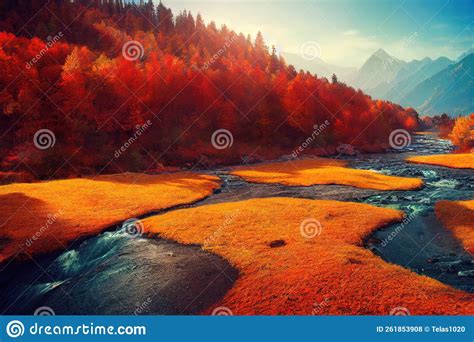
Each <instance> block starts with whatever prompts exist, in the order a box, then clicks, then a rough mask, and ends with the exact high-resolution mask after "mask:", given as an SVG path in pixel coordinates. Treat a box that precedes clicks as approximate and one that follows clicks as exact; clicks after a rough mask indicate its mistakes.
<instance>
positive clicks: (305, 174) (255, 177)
mask: <svg viewBox="0 0 474 342" xmlns="http://www.w3.org/2000/svg"><path fill="white" fill-rule="evenodd" d="M347 164H348V162H347V161H344V160H337V159H328V158H315V159H301V160H292V161H286V162H278V163H269V164H259V165H252V166H245V167H238V168H236V169H235V170H234V171H232V172H231V174H233V175H236V176H239V177H242V178H243V179H245V180H246V181H249V182H254V183H278V184H283V185H290V186H301V185H302V186H309V185H315V184H340V185H350V186H354V187H357V188H364V189H376V190H415V189H419V188H421V187H422V186H423V181H422V180H421V179H418V178H406V177H395V176H386V175H383V174H380V173H377V172H374V171H369V170H357V169H351V168H347V167H346V166H347Z"/></svg>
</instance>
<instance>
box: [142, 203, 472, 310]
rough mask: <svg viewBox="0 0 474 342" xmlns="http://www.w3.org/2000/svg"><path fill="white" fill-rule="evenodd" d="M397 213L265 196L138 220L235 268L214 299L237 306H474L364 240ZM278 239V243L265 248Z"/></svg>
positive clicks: (398, 215) (364, 206)
mask: <svg viewBox="0 0 474 342" xmlns="http://www.w3.org/2000/svg"><path fill="white" fill-rule="evenodd" d="M402 217H403V214H402V212H400V211H396V210H393V209H384V208H378V207H374V206H370V205H367V204H360V203H349V202H338V201H319V200H318V201H316V200H307V199H294V198H267V199H252V200H247V201H242V202H233V203H222V204H215V205H208V206H201V207H196V208H190V209H183V210H176V211H173V212H169V213H166V214H163V215H159V216H154V217H150V218H147V219H145V220H144V221H143V223H144V225H145V229H146V230H147V231H149V232H152V233H159V234H160V236H164V237H166V238H169V239H173V240H176V241H179V242H181V243H185V244H201V245H203V248H204V249H205V250H208V251H210V252H213V253H217V254H219V255H221V256H222V257H224V258H226V259H227V260H228V261H229V262H230V263H231V264H233V265H234V266H235V267H237V268H238V269H239V272H240V274H239V278H238V280H237V282H236V283H235V284H234V287H233V288H232V289H231V290H230V291H229V292H228V293H227V294H226V295H225V296H224V298H223V299H222V300H221V301H220V302H219V303H217V304H216V305H215V307H218V306H226V307H229V308H230V309H231V310H232V311H233V313H234V314H238V315H254V314H258V315H266V314H269V315H276V314H297V315H308V314H312V313H313V314H337V315H340V314H384V315H387V314H389V312H390V310H392V309H393V308H395V307H400V306H401V307H406V308H407V309H408V310H409V311H410V312H411V313H412V314H473V313H474V302H473V301H472V299H473V296H472V295H468V294H466V293H464V292H462V291H459V290H456V289H453V288H451V287H449V286H446V285H444V284H442V283H439V282H437V281H435V280H433V279H431V278H428V277H424V276H420V275H417V274H415V273H412V272H410V271H408V270H406V269H404V268H402V267H399V266H396V265H392V264H389V263H387V262H384V261H383V260H382V259H381V258H379V257H377V256H375V255H374V254H373V253H371V252H370V251H368V250H366V249H365V248H364V247H362V239H363V238H364V237H365V236H366V235H367V234H369V233H370V232H371V231H373V230H374V229H376V228H377V227H380V226H383V225H386V224H389V223H391V222H395V221H399V220H401V219H402ZM305 220H306V221H305ZM314 220H318V221H319V222H320V224H321V229H320V230H319V232H320V233H319V235H316V236H314V237H312V238H306V237H304V236H303V235H302V233H301V227H302V226H301V225H302V223H303V222H305V223H306V225H305V224H303V227H306V228H307V229H306V230H304V231H305V232H306V233H308V234H310V233H311V232H313V231H312V230H311V228H316V230H314V231H316V232H318V229H319V228H318V224H316V223H315V222H316V221H314ZM311 224H313V226H312V225H311ZM275 240H284V242H285V243H284V244H283V243H282V242H281V241H278V243H276V242H274V244H273V245H274V246H279V247H274V248H271V247H270V246H269V244H270V243H271V242H272V241H275ZM282 244H283V245H282ZM212 309H213V308H210V309H209V310H207V311H206V312H205V313H210V312H211V311H212Z"/></svg>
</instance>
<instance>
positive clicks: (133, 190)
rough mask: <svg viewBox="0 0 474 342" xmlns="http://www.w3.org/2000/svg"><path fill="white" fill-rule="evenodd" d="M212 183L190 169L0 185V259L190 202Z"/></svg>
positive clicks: (41, 249)
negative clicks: (157, 173) (173, 171)
mask: <svg viewBox="0 0 474 342" xmlns="http://www.w3.org/2000/svg"><path fill="white" fill-rule="evenodd" d="M218 187H219V180H218V178H217V177H214V176H209V175H203V174H194V173H176V174H168V175H158V176H151V175H144V174H133V173H125V174H119V175H110V176H101V177H97V178H95V179H68V180H58V181H50V182H41V183H33V184H10V185H5V186H0V215H1V217H2V224H1V226H0V243H1V245H2V247H3V248H2V249H1V252H0V262H2V261H4V260H6V259H8V258H10V257H12V256H15V255H17V254H18V253H19V252H22V251H26V252H28V253H29V254H36V253H45V252H51V251H53V250H57V249H62V248H65V247H66V245H67V244H68V243H69V242H72V241H73V240H75V239H77V238H79V237H81V236H86V235H91V234H97V233H98V232H100V231H101V230H103V229H104V228H106V227H108V226H110V225H112V224H115V223H119V222H121V221H122V220H125V219H128V218H130V217H133V216H139V215H141V214H144V213H146V212H149V211H152V210H159V209H164V208H169V207H172V206H174V205H178V204H185V203H190V202H194V201H196V200H199V199H202V198H204V197H206V196H208V195H209V194H211V193H212V192H213V190H214V189H216V188H218ZM33 236H37V238H36V240H33V241H32V238H33Z"/></svg>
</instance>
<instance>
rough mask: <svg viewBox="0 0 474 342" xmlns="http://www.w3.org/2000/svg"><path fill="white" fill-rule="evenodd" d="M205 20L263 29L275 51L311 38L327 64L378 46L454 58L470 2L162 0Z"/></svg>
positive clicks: (473, 10) (465, 39)
mask: <svg viewBox="0 0 474 342" xmlns="http://www.w3.org/2000/svg"><path fill="white" fill-rule="evenodd" d="M163 3H164V5H165V6H167V7H170V8H171V9H172V10H173V12H174V13H177V12H179V11H181V10H183V9H187V10H191V12H192V13H193V14H194V15H196V14H197V13H198V12H200V13H201V15H202V16H203V18H204V20H205V21H206V22H209V21H210V20H214V21H215V22H216V23H217V24H218V25H221V24H226V25H227V26H228V27H229V28H231V29H233V30H235V31H237V32H243V33H245V34H247V33H250V34H251V35H252V37H255V34H256V32H258V31H259V30H260V31H262V33H263V35H264V37H265V38H266V40H268V41H269V43H273V44H275V45H276V46H277V48H278V50H281V51H286V52H294V53H298V51H299V50H300V47H301V46H302V44H304V43H305V42H307V41H314V42H317V43H318V44H319V46H320V47H321V58H322V59H323V60H325V61H326V62H330V63H334V64H338V65H344V66H355V67H360V65H361V64H362V63H363V62H364V61H365V60H366V59H367V58H368V56H369V55H370V54H371V53H373V52H374V51H375V50H377V49H378V48H383V49H385V50H386V51H387V52H388V53H390V54H392V55H394V56H395V57H398V58H401V59H405V60H411V59H414V58H417V59H421V58H424V57H426V56H429V57H432V58H436V57H439V56H446V57H449V58H452V59H455V58H457V57H458V56H459V55H460V54H461V53H462V52H464V51H466V50H468V49H470V48H472V46H473V40H474V38H473V37H474V36H473V32H474V23H473V20H474V5H473V1H472V0H405V1H403V0H399V1H395V0H357V1H351V0H332V1H331V0H312V1H310V0H301V1H290V0H280V1H250V0H247V1H245V0H240V1H235V0H213V1H209V0H208V1H196V0H191V1H190V0H187V1H183V0H165V1H163Z"/></svg>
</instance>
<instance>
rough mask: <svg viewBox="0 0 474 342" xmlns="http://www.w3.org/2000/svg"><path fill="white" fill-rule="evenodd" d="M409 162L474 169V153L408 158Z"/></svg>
mask: <svg viewBox="0 0 474 342" xmlns="http://www.w3.org/2000/svg"><path fill="white" fill-rule="evenodd" d="M407 161H408V162H411V163H417V164H431V165H438V166H446V167H451V168H455V169H474V153H459V154H437V155H432V156H418V157H410V158H407Z"/></svg>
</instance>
